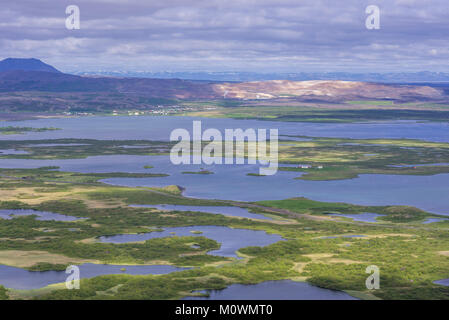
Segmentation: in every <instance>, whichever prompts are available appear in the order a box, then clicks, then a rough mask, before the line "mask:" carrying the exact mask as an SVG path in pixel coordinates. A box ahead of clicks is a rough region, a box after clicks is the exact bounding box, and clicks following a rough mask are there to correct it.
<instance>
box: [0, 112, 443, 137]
mask: <svg viewBox="0 0 449 320" xmlns="http://www.w3.org/2000/svg"><path fill="white" fill-rule="evenodd" d="M193 120H201V121H202V127H203V130H204V129H207V128H216V129H218V130H220V131H221V132H224V129H226V128H242V129H247V128H254V129H258V128H261V129H264V128H265V129H279V134H280V135H290V136H310V137H336V138H356V139H371V138H394V139H402V138H408V139H422V140H427V141H439V142H449V123H445V122H425V121H423V122H417V121H384V122H369V123H303V122H281V121H259V120H235V119H226V118H223V119H216V118H200V117H179V116H131V117H97V116H95V117H79V118H59V119H38V120H26V121H4V122H1V123H0V127H7V126H17V127H33V128H44V127H47V128H48V127H55V128H60V129H62V130H57V131H44V132H25V133H24V134H18V135H0V140H38V139H62V138H75V139H100V140H141V139H142V140H159V141H168V140H169V137H170V133H171V131H172V130H174V129H177V128H184V129H187V130H189V131H190V132H191V131H192V121H193ZM285 139H290V140H295V138H294V137H285ZM303 139H304V138H303V137H301V138H299V139H296V140H303Z"/></svg>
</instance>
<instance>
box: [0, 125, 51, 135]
mask: <svg viewBox="0 0 449 320" xmlns="http://www.w3.org/2000/svg"><path fill="white" fill-rule="evenodd" d="M54 130H60V129H58V128H32V127H12V126H8V127H0V134H23V133H25V132H44V131H54Z"/></svg>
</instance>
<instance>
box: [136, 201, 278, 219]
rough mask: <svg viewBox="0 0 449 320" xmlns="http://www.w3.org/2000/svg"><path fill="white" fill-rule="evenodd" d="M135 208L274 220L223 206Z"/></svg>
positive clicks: (152, 206)
mask: <svg viewBox="0 0 449 320" xmlns="http://www.w3.org/2000/svg"><path fill="white" fill-rule="evenodd" d="M130 207H134V208H155V209H159V210H169V211H196V212H207V213H213V214H223V215H225V216H231V217H240V218H249V219H262V220H272V219H271V218H269V217H266V216H264V215H263V214H257V213H252V212H249V211H248V209H244V208H239V207H230V206H229V207H223V206H182V205H176V204H161V205H145V204H134V205H130Z"/></svg>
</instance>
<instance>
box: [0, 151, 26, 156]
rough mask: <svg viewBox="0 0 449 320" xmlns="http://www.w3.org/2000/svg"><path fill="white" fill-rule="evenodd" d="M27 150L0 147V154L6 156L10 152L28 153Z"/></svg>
mask: <svg viewBox="0 0 449 320" xmlns="http://www.w3.org/2000/svg"><path fill="white" fill-rule="evenodd" d="M28 153H29V152H28V151H24V150H16V149H1V150H0V156H7V155H11V154H28Z"/></svg>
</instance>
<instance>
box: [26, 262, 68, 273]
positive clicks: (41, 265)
mask: <svg viewBox="0 0 449 320" xmlns="http://www.w3.org/2000/svg"><path fill="white" fill-rule="evenodd" d="M71 264H72V263H67V264H61V263H48V262H38V263H36V264H34V265H32V266H31V267H29V268H27V270H29V271H48V270H55V271H64V270H66V269H67V267H68V266H69V265H71Z"/></svg>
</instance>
